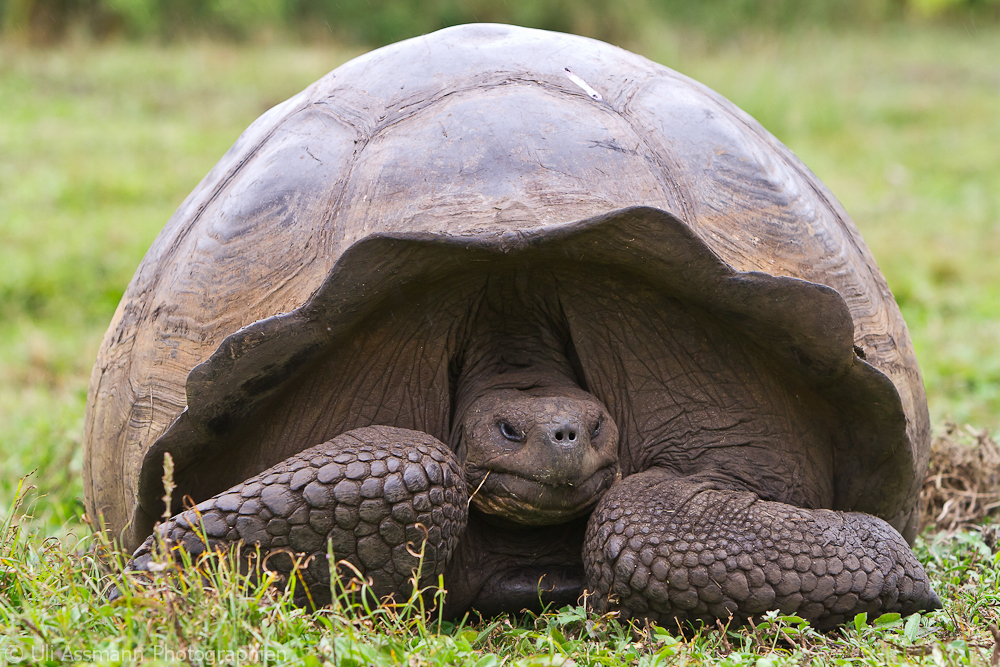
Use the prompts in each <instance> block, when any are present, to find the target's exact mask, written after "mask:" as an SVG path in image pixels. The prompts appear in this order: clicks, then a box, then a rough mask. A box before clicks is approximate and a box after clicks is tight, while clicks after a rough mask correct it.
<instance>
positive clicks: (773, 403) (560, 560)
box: [135, 275, 939, 627]
mask: <svg viewBox="0 0 1000 667" xmlns="http://www.w3.org/2000/svg"><path fill="white" fill-rule="evenodd" d="M551 280H552V279H551V278H549V277H546V276H545V275H542V276H541V277H538V276H535V280H534V281H533V284H534V285H536V291H533V292H532V291H528V292H525V290H524V289H523V288H514V287H512V286H511V284H512V282H516V281H507V280H505V279H503V278H502V277H501V279H495V280H492V281H484V282H483V283H482V285H481V286H480V287H478V288H475V289H472V290H471V291H470V293H471V294H473V295H474V297H473V298H472V299H471V300H470V301H469V302H468V304H466V305H465V306H462V309H463V310H464V312H467V313H470V314H469V316H468V317H467V319H466V320H465V321H464V323H463V324H462V325H461V327H459V328H461V329H462V330H463V331H464V332H465V343H464V344H463V345H462V346H461V350H462V353H461V355H460V358H456V359H454V360H452V362H451V364H450V367H455V368H457V373H456V378H455V383H454V387H455V388H454V391H455V396H454V399H453V404H452V405H453V415H452V422H453V424H455V428H453V429H452V430H451V437H450V442H448V443H447V444H446V443H445V442H442V441H440V440H438V439H437V438H435V437H434V436H432V435H429V434H427V433H424V432H420V431H415V430H412V429H408V428H403V427H400V426H393V425H382V426H372V427H363V428H354V429H350V430H348V431H347V432H344V433H342V434H341V435H338V436H337V437H334V438H333V439H331V440H329V441H327V442H325V443H323V444H319V445H316V446H314V447H312V448H310V449H307V450H305V451H302V452H300V453H297V454H293V455H292V456H290V457H289V458H287V459H285V460H284V461H282V462H280V463H278V464H277V465H275V466H273V467H272V468H270V469H268V470H265V471H264V472H262V473H260V474H259V475H257V476H256V477H254V478H252V479H250V480H247V481H245V482H242V483H238V484H236V485H235V486H234V487H233V488H231V489H229V490H227V491H224V492H222V493H220V494H218V495H216V496H214V497H212V498H210V499H208V500H206V501H204V502H202V503H200V504H199V505H198V506H197V507H196V508H195V509H194V510H189V511H187V512H184V513H183V514H181V515H179V516H177V517H174V519H172V520H170V521H169V522H167V523H166V524H165V525H163V526H161V527H160V528H159V532H160V534H161V535H163V536H164V537H165V538H166V539H167V540H168V542H169V543H174V544H178V545H180V546H181V547H182V548H184V549H186V550H188V551H189V552H192V553H199V552H201V551H203V550H204V549H205V548H206V544H204V543H203V541H202V540H201V539H200V538H199V536H198V534H197V530H196V527H197V526H198V525H199V523H200V524H201V525H202V526H203V527H204V532H205V535H206V537H207V538H208V539H207V542H208V544H207V546H210V547H212V548H223V547H225V546H226V545H227V544H233V543H236V542H242V543H244V544H259V545H260V546H261V548H262V549H263V550H264V551H268V550H280V549H286V548H290V549H291V550H292V551H295V552H302V553H305V554H308V555H314V556H315V558H314V559H313V560H312V561H311V564H310V566H309V568H308V569H307V571H305V572H304V573H303V574H302V577H303V581H304V582H305V583H306V584H307V588H308V590H309V593H310V599H311V601H312V602H313V603H314V604H321V603H323V602H325V601H326V600H328V599H329V578H328V573H327V565H326V559H325V554H326V551H327V544H329V545H330V546H331V548H332V550H333V552H334V553H335V555H336V557H337V558H338V559H341V558H342V559H345V560H346V561H348V562H349V563H351V564H352V565H353V566H354V567H355V568H357V570H359V571H360V572H362V573H363V574H365V575H366V576H367V577H369V578H370V579H371V581H372V585H373V591H374V592H375V594H376V595H378V596H382V595H392V594H406V593H408V591H409V578H410V576H411V572H412V570H413V568H414V567H415V566H416V564H417V560H416V557H415V555H414V551H415V550H419V548H420V545H421V544H423V549H424V557H425V561H424V564H423V569H422V570H421V574H422V579H421V584H422V585H426V584H429V583H433V582H435V581H436V579H437V576H438V575H439V574H443V575H444V580H445V586H446V588H447V589H448V596H447V600H446V606H447V609H446V612H447V613H449V614H452V615H457V614H460V613H462V612H464V611H465V610H467V609H469V608H475V609H478V610H479V611H480V612H482V613H484V614H492V613H496V612H500V611H514V612H516V611H519V610H521V609H523V608H526V607H527V608H535V609H537V608H539V606H540V605H541V604H545V603H549V602H555V603H557V604H562V603H572V602H575V601H576V600H577V598H578V597H579V596H580V594H581V593H582V592H583V590H584V589H586V590H588V591H590V592H591V593H592V594H593V595H592V597H591V598H590V600H591V601H592V602H593V604H594V607H595V608H596V609H597V610H598V611H606V610H612V609H613V610H618V611H620V612H621V613H622V615H623V616H624V617H637V618H649V619H651V620H654V621H658V622H660V623H662V624H664V625H669V626H670V627H673V626H674V625H673V622H672V621H671V619H673V618H676V619H678V620H680V621H684V620H691V621H711V620H712V619H715V618H721V619H728V618H729V617H734V618H735V619H736V620H738V621H739V620H743V619H746V618H749V617H752V616H754V615H756V614H760V613H762V612H764V611H766V610H768V609H781V610H782V611H784V612H787V613H798V614H800V615H802V616H804V617H806V618H808V619H810V620H812V621H814V622H815V623H816V624H817V625H819V626H820V627H830V626H832V625H835V624H837V623H840V622H842V621H844V620H845V619H847V618H850V617H851V616H852V615H853V614H856V613H859V612H862V611H867V612H869V613H880V612H889V611H897V612H901V613H904V614H905V613H911V612H914V611H918V610H923V609H933V608H935V607H937V606H939V601H938V599H937V597H936V596H935V594H934V593H933V591H931V589H930V586H929V583H928V580H927V577H926V574H925V573H924V571H923V569H922V568H921V566H920V564H919V563H918V562H917V560H916V559H915V557H914V556H913V554H912V552H911V551H910V549H909V546H908V545H907V544H906V542H905V540H904V539H903V538H902V537H901V536H900V535H899V533H898V532H896V531H895V530H894V529H893V528H892V527H890V526H889V525H888V524H887V523H885V522H884V521H882V520H881V519H878V518H875V517H873V516H870V515H866V514H860V513H853V512H841V511H833V510H829V509H823V508H824V507H828V506H829V504H830V502H831V497H832V494H833V491H832V481H831V480H832V472H831V470H832V463H831V459H832V448H833V443H832V440H831V438H832V437H833V436H831V435H830V424H831V423H832V422H831V421H830V420H831V419H835V416H833V415H832V411H830V410H829V407H828V406H826V405H825V404H824V402H823V400H822V399H821V398H819V397H817V396H815V395H814V394H813V393H812V392H811V391H810V390H808V389H806V388H804V387H803V386H800V385H798V384H796V381H795V380H794V378H791V377H789V376H787V375H785V374H783V373H782V372H781V371H780V370H778V369H775V368H774V367H773V366H771V365H769V364H768V362H767V360H766V355H764V354H762V353H761V351H760V350H759V349H758V348H755V347H754V346H753V345H752V344H751V343H749V342H747V341H744V340H742V339H741V338H740V337H739V336H738V335H735V334H734V333H733V332H732V331H730V330H728V329H727V328H726V327H724V326H722V325H720V324H719V323H718V322H717V321H715V320H713V318H712V317H711V316H709V315H708V314H706V313H704V312H702V311H700V310H699V309H698V308H696V307H693V306H691V305H690V304H686V303H684V302H681V301H676V300H672V299H669V298H664V297H657V299H658V301H657V302H656V304H657V307H656V308H655V309H650V308H648V306H649V303H650V300H651V299H654V297H652V296H650V295H649V294H648V293H645V292H643V290H642V289H632V290H630V291H629V293H627V294H626V293H624V292H623V290H621V289H620V288H616V284H615V279H613V278H607V277H605V278H601V277H600V276H596V277H594V278H593V280H592V284H593V285H598V286H599V287H588V288H573V287H565V286H564V283H561V282H559V281H558V280H557V281H555V282H551ZM580 289H584V290H587V289H590V290H593V292H592V293H590V294H586V293H581V292H580V291H579V290H580ZM599 293H602V294H609V295H610V294H614V295H615V297H614V299H615V301H616V305H615V312H619V313H621V314H622V317H621V318H615V319H613V320H605V321H598V320H594V321H592V322H591V324H590V325H591V326H595V327H603V330H604V331H605V332H606V338H607V339H608V340H609V341H613V340H615V339H618V340H621V341H624V343H623V344H622V345H621V346H620V347H614V344H613V343H609V344H608V345H609V346H608V347H607V348H606V349H598V350H594V349H586V346H585V345H582V344H577V343H576V342H575V341H576V340H577V339H574V337H573V336H572V335H571V334H569V333H568V332H569V331H570V330H571V329H572V328H573V327H572V326H570V325H569V324H567V322H570V321H573V322H577V321H578V320H577V319H576V318H575V316H574V315H573V313H572V312H571V308H570V306H567V305H565V304H570V303H574V304H580V303H584V304H588V306H589V308H590V309H591V311H594V312H596V311H597V310H598V309H599V308H600V307H601V305H600V298H601V297H599V296H598V294H599ZM539 294H545V295H547V296H546V297H544V298H541V297H539V296H538V295H539ZM456 299H458V297H453V300H452V302H450V303H449V302H448V299H446V298H444V297H442V296H440V295H435V294H433V293H431V294H430V295H429V296H427V298H426V301H427V302H428V303H432V304H434V303H437V304H445V305H443V306H440V308H442V309H443V310H447V309H449V308H454V307H455V300H456ZM560 300H561V301H560ZM404 301H405V300H404ZM458 302H459V303H461V300H460V299H458ZM554 303H556V304H558V303H562V304H563V306H559V307H556V306H553V304H554ZM401 304H402V302H401ZM412 307H413V308H422V307H424V306H423V305H422V304H421V303H420V302H419V300H414V301H413V305H412ZM400 308H403V306H402V305H400ZM401 312H405V311H401ZM584 312H586V307H585V308H584ZM425 319H426V320H427V321H434V320H435V319H436V318H435V317H431V316H430V315H428V316H427V317H426V318H425ZM437 319H438V320H440V319H443V318H437ZM399 321H402V322H408V321H421V318H419V317H414V318H400V319H396V318H393V322H399ZM580 321H583V322H584V324H582V325H580V324H575V325H573V326H587V322H588V321H589V320H588V318H586V317H584V318H581V319H580ZM615 321H626V322H628V324H627V325H622V326H624V328H619V329H616V325H614V324H613V322H615ZM385 326H390V327H391V326H403V327H405V326H406V325H399V324H387V325H385ZM372 335H373V336H375V335H376V334H374V333H373V334H372ZM392 336H394V337H396V339H397V340H399V339H406V340H409V337H408V336H403V337H402V338H399V336H400V334H399V332H396V333H393V334H392ZM375 340H377V338H375ZM637 341H643V342H644V345H643V346H639V345H637V344H636V342H637ZM657 341H659V342H657ZM639 348H641V349H639ZM594 354H603V355H606V356H608V357H613V358H616V359H618V364H619V368H620V370H621V371H622V372H623V373H625V374H626V376H627V377H628V378H629V380H628V382H629V383H630V384H631V385H634V386H635V387H637V388H635V389H634V390H633V393H632V394H630V395H629V396H626V395H624V394H622V393H621V392H618V391H616V390H615V387H616V386H617V385H616V383H618V382H621V380H620V379H615V378H609V377H597V376H589V377H582V376H581V375H582V373H581V371H580V368H581V363H583V362H581V361H580V360H581V359H583V360H584V361H585V360H586V358H587V357H588V356H590V355H594ZM583 375H586V374H583ZM609 387H610V388H609ZM803 406H806V408H808V409H803ZM640 443H641V446H640ZM470 498H471V500H470ZM152 546H153V538H152V537H151V538H150V539H148V540H147V541H146V543H145V544H143V546H142V547H140V548H139V550H138V551H137V552H136V555H135V564H136V566H137V567H139V568H143V567H145V566H146V565H147V564H148V562H149V561H150V559H151V557H152V553H151V550H152ZM270 566H271V567H272V568H275V567H276V568H277V569H279V570H280V569H284V570H285V571H288V570H289V569H290V568H291V561H290V559H289V558H288V557H287V556H279V557H276V558H275V559H273V562H272V563H270ZM302 601H303V602H308V601H309V600H307V599H305V598H303V599H302Z"/></svg>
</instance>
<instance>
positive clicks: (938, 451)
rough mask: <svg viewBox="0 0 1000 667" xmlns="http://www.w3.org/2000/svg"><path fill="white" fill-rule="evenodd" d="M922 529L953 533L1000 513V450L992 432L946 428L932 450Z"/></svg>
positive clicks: (923, 495) (923, 497) (922, 500)
mask: <svg viewBox="0 0 1000 667" xmlns="http://www.w3.org/2000/svg"><path fill="white" fill-rule="evenodd" d="M920 506H921V509H922V514H921V525H922V526H923V527H924V528H931V529H932V530H934V531H935V532H938V531H948V532H953V531H956V530H961V529H968V528H971V527H973V526H975V525H977V524H980V523H981V522H982V521H983V520H984V519H987V518H993V517H996V516H998V514H1000V447H998V446H997V443H996V442H994V441H993V438H992V437H991V436H990V434H989V431H987V430H986V429H983V430H981V431H977V430H976V429H974V428H972V427H971V426H968V425H966V426H965V427H964V428H962V429H960V428H959V427H958V426H957V425H955V424H954V423H950V422H949V423H947V424H945V430H944V433H942V434H941V435H939V436H938V437H936V438H935V439H934V442H933V443H932V445H931V462H930V467H929V469H928V471H927V479H926V481H925V482H924V488H923V490H922V492H921V494H920Z"/></svg>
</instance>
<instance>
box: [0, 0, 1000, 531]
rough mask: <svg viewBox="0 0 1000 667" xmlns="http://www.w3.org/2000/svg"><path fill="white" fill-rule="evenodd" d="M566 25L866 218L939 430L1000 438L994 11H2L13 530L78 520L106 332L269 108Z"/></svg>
mask: <svg viewBox="0 0 1000 667" xmlns="http://www.w3.org/2000/svg"><path fill="white" fill-rule="evenodd" d="M475 20H478V21H506V22H512V23H519V24H523V25H530V26H534V27H542V28H549V29H555V30H563V31H570V32H577V33H582V34H587V35H591V36H595V37H598V38H602V39H605V40H608V41H612V42H614V43H617V44H619V45H622V46H624V47H626V48H629V49H631V50H634V51H637V52H639V53H641V54H643V55H645V56H647V57H649V58H651V59H653V60H656V61H658V62H661V63H664V64H666V65H668V66H670V67H673V68H674V69H677V70H679V71H681V72H683V73H685V74H687V75H689V76H692V77H694V78H696V79H698V80H700V81H702V82H704V83H706V84H707V85H709V86H711V87H712V88H714V89H716V90H718V91H719V92H721V93H722V94H723V95H725V96H726V97H728V98H730V99H731V100H733V101H734V102H735V103H736V104H737V105H739V106H741V107H742V108H744V109H745V110H747V111H748V112H749V113H750V114H751V115H753V116H755V117H756V118H757V119H758V120H759V121H760V122H761V123H763V125H764V126H765V127H766V128H768V129H769V130H770V131H771V132H773V133H774V134H775V135H776V136H777V137H778V138H779V139H780V140H782V141H783V142H785V143H786V144H787V145H789V146H790V147H791V148H792V150H794V151H795V152H796V153H797V154H798V155H799V156H800V157H801V158H802V159H803V160H804V161H805V163H806V164H808V165H809V166H810V167H811V168H812V169H813V170H814V171H815V172H816V173H817V174H818V175H819V177H820V178H821V179H822V180H823V181H824V182H825V183H826V184H827V185H828V186H829V187H830V188H831V189H832V190H833V192H834V193H835V194H836V195H837V196H838V197H839V198H840V200H841V201H842V202H843V204H844V205H845V207H846V208H847V210H848V211H849V212H850V213H851V215H852V216H853V217H854V219H855V221H856V222H857V223H858V226H859V227H860V228H861V230H862V233H863V234H864V236H865V238H866V240H867V241H868V243H869V245H870V246H871V248H872V251H873V253H874V255H875V257H876V259H877V260H878V262H879V264H880V266H881V267H882V269H883V271H884V273H885V274H886V277H887V279H888V281H889V284H890V286H891V288H892V289H893V291H894V293H895V295H896V298H897V300H898V301H899V303H900V306H901V307H902V310H903V313H904V316H905V317H906V320H907V322H908V324H909V326H910V330H911V333H912V336H913V339H914V342H915V345H916V348H917V354H918V357H919V359H920V362H921V367H922V369H923V372H924V379H925V382H926V385H927V389H928V395H929V399H930V409H931V415H932V419H933V420H934V422H935V424H936V425H938V426H940V425H941V424H943V423H944V422H945V420H948V419H953V420H955V421H958V422H960V423H966V422H968V423H972V424H974V425H976V426H978V427H984V426H985V427H989V428H991V429H996V428H997V427H998V426H1000V350H998V349H997V348H998V342H1000V261H998V259H997V257H998V255H1000V150H998V148H1000V0H815V1H813V2H801V1H795V0H711V1H706V2H701V3H695V2H689V1H687V2H682V1H680V0H625V1H623V2H619V3H604V2H598V1H597V0H533V1H529V0H506V1H500V2H486V1H485V0H474V1H473V2H467V3H458V2H452V1H450V0H432V1H430V2H423V3H417V2H415V1H413V0H383V1H379V0H370V1H369V0H274V1H273V2H268V1H267V0H0V471H2V473H0V516H3V514H5V513H6V511H7V510H8V508H9V506H10V502H11V499H12V497H13V488H14V486H16V484H17V481H18V479H19V478H20V477H21V476H22V475H24V474H26V473H28V472H30V471H32V470H35V471H36V474H35V475H34V476H33V477H32V481H33V483H34V484H36V485H37V486H38V487H39V491H40V492H41V493H43V494H47V496H48V498H47V500H45V501H43V502H39V503H36V506H35V510H34V513H35V515H36V521H38V522H40V525H42V526H43V527H44V529H45V530H46V531H48V532H50V533H59V532H61V531H65V530H74V529H77V528H79V523H78V516H79V513H80V512H81V511H82V505H81V504H80V503H79V501H78V500H77V499H78V498H79V496H80V494H81V491H80V482H79V472H80V466H81V457H80V442H81V435H82V420H83V410H84V403H85V399H86V388H87V383H88V379H89V374H90V368H91V365H92V364H93V360H94V358H95V356H96V352H97V347H98V344H99V342H100V339H101V336H102V335H103V333H104V330H105V328H106V327H107V324H108V322H109V320H110V319H111V316H112V313H113V312H114V309H115V307H116V305H117V303H118V300H119V299H120V298H121V295H122V293H123V291H124V289H125V286H126V285H127V283H128V281H129V279H130V278H131V275H132V273H133V272H134V270H135V268H136V266H137V265H138V263H139V261H140V260H141V258H142V255H143V253H144V252H145V250H146V248H147V247H148V246H149V244H150V243H151V242H152V240H153V238H154V237H155V235H156V234H157V232H158V231H159V230H160V228H161V227H162V226H163V224H164V223H165V222H166V221H167V219H168V218H169V217H170V214H171V213H172V212H173V210H174V209H175V208H176V207H177V206H178V205H179V204H180V202H181V201H182V199H183V198H184V197H185V196H186V195H187V193H188V192H190V191H191V189H192V188H193V187H194V186H195V185H196V183H197V182H198V181H199V180H200V179H201V177H202V176H203V175H204V174H205V173H207V171H208V170H209V169H210V168H211V166H212V165H213V164H214V163H215V162H216V160H218V159H219V158H220V157H221V156H222V154H223V153H224V152H225V150H226V149H227V148H228V146H229V145H230V144H231V143H232V142H233V141H234V140H235V139H236V137H237V136H238V135H239V133H240V132H241V131H242V130H243V129H244V128H245V127H246V126H247V125H249V123H250V122H251V121H252V120H253V119H254V118H255V117H256V116H258V115H259V114H260V113H262V112H263V111H264V110H266V109H267V108H269V107H270V106H272V105H274V104H276V103H278V102H280V101H281V100H283V99H285V98H287V97H289V96H291V95H292V94H294V93H296V92H298V91H299V90H301V89H302V88H303V87H305V86H306V85H308V84H309V83H311V82H312V81H314V80H315V79H317V78H319V77H320V76H322V75H323V74H325V73H326V72H327V71H329V70H330V69H333V68H334V67H336V66H337V65H339V64H340V63H342V62H344V61H345V60H347V59H349V58H351V57H353V56H355V55H358V54H360V53H362V52H363V51H365V50H367V49H369V48H371V47H373V46H377V45H379V44H383V43H386V42H390V41H394V40H396V39H401V38H405V37H409V36H412V35H416V34H420V33H423V32H426V31H430V30H433V29H436V28H439V27H443V26H446V25H450V24H454V23H460V22H465V21H475Z"/></svg>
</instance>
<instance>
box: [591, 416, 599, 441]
mask: <svg viewBox="0 0 1000 667" xmlns="http://www.w3.org/2000/svg"><path fill="white" fill-rule="evenodd" d="M600 432H601V420H600V419H598V420H597V424H595V425H594V430H593V431H591V432H590V437H591V438H596V437H597V434H598V433H600Z"/></svg>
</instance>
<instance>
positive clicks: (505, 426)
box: [497, 420, 521, 442]
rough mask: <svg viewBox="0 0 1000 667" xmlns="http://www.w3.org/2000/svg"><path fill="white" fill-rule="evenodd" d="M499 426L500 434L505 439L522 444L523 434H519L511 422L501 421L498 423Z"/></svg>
mask: <svg viewBox="0 0 1000 667" xmlns="http://www.w3.org/2000/svg"><path fill="white" fill-rule="evenodd" d="M497 426H499V427H500V432H501V433H502V434H503V437H505V438H507V439H508V440H510V441H511V442H521V434H520V433H518V431H517V429H516V428H514V427H513V426H511V425H510V423H509V422H506V421H502V420H501V421H499V422H497Z"/></svg>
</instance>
